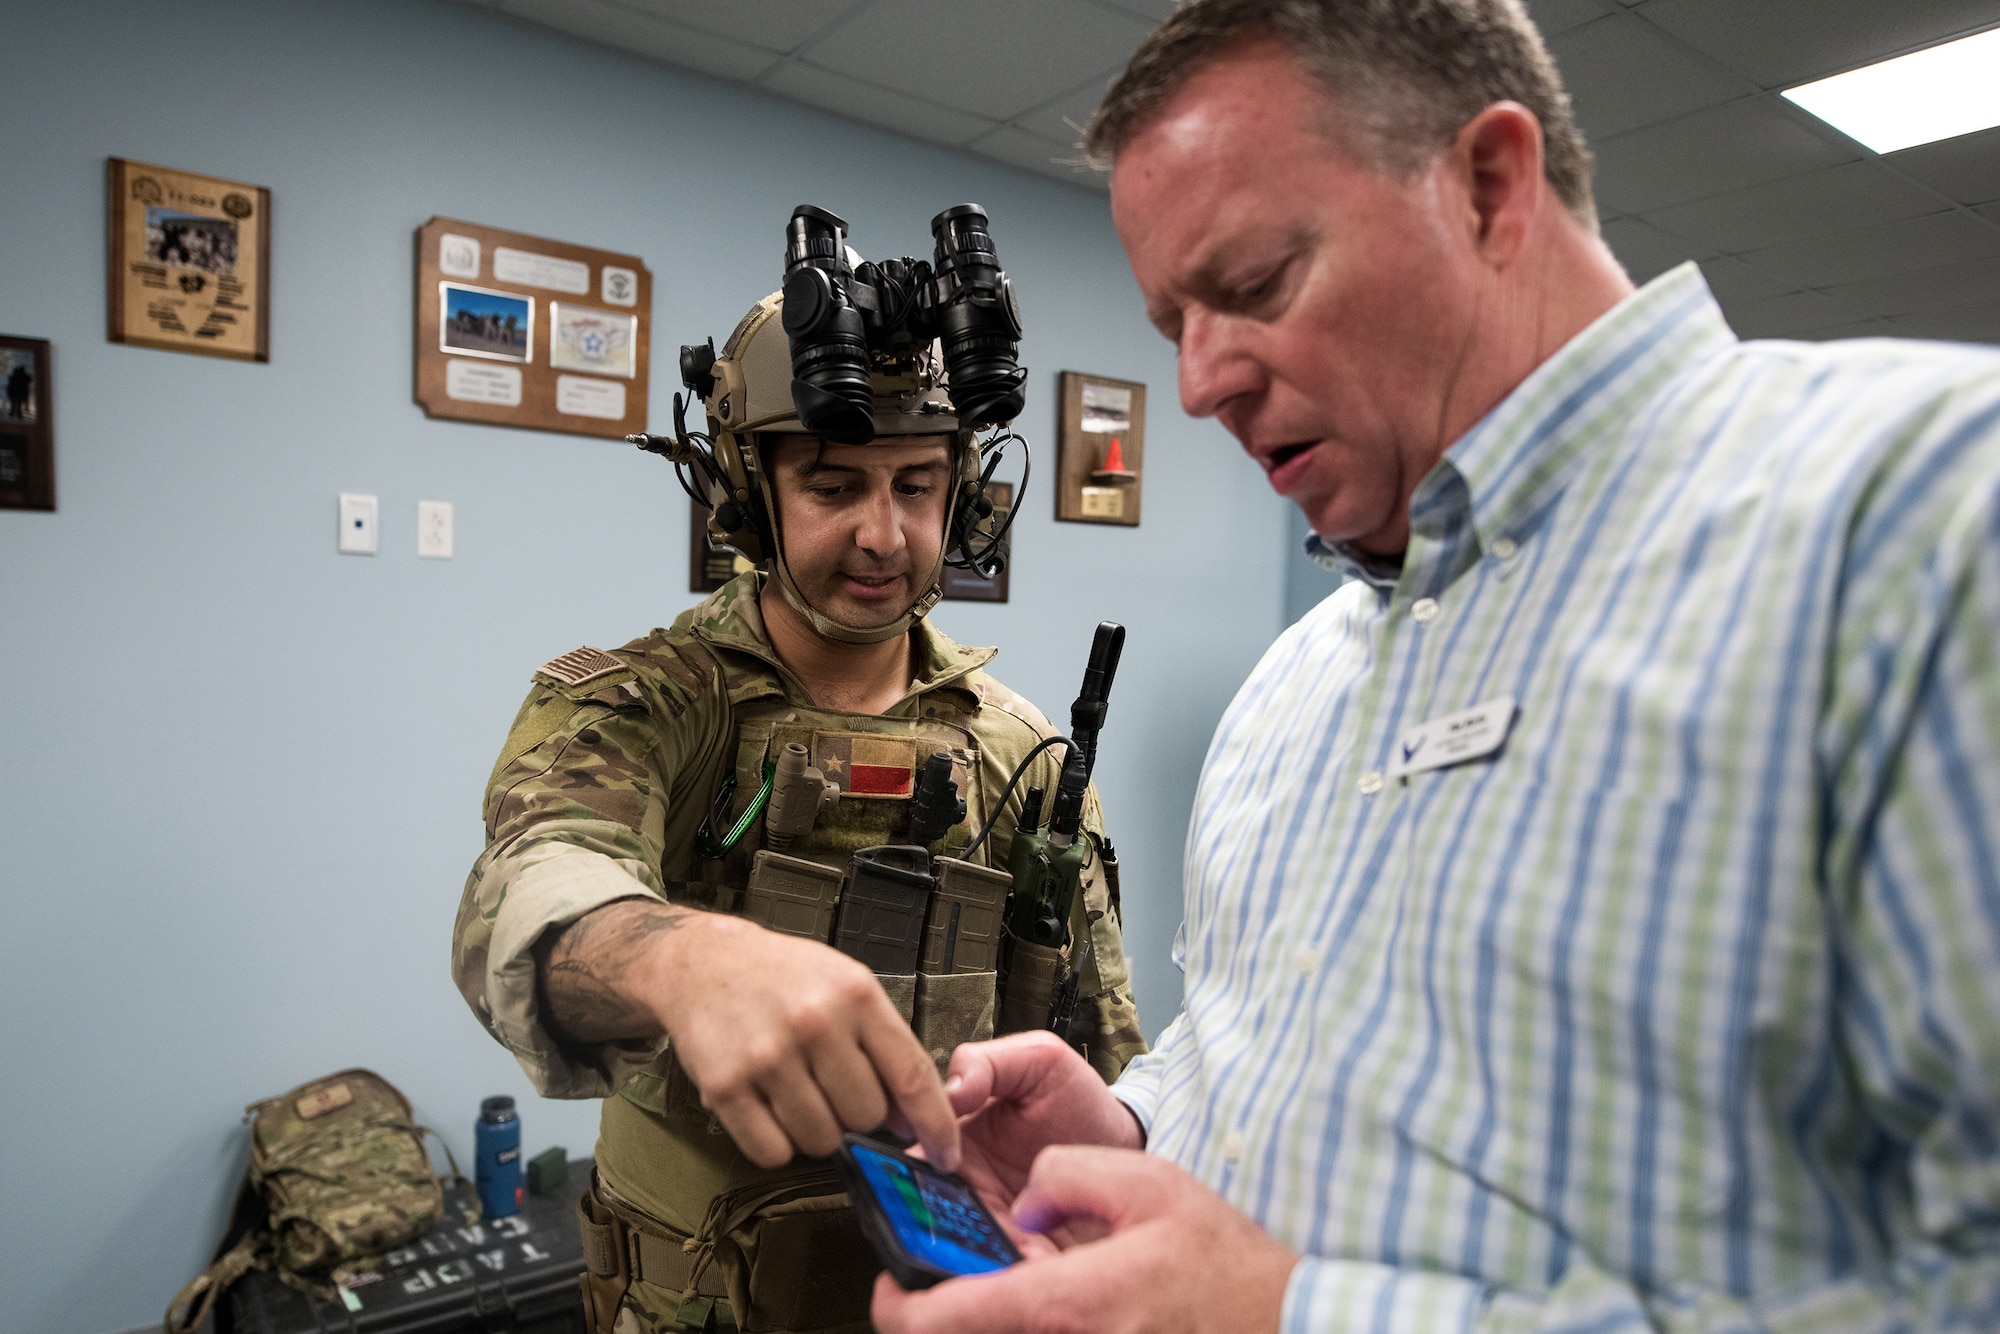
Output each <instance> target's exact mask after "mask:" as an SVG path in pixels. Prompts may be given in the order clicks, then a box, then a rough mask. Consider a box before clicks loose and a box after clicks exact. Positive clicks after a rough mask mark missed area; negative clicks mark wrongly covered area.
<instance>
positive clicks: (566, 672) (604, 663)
mask: <svg viewBox="0 0 2000 1334" xmlns="http://www.w3.org/2000/svg"><path fill="white" fill-rule="evenodd" d="M624 668H625V664H624V663H622V662H620V661H618V659H616V658H614V657H612V656H611V655H610V654H609V653H606V652H605V651H604V650H603V649H601V648H573V649H571V650H570V651H569V652H567V653H565V654H563V655H562V656H561V657H560V658H550V659H549V660H548V661H547V662H545V663H543V664H542V665H541V666H540V667H539V668H537V669H536V670H537V671H539V672H540V673H541V674H542V675H543V676H546V677H548V678H549V679H550V680H553V681H560V682H562V683H563V684H564V685H566V686H580V685H582V684H583V683H584V682H585V681H595V680H596V679H597V678H598V677H600V676H609V675H610V674H611V673H612V672H617V671H623V670H624Z"/></svg>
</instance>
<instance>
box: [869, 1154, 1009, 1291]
mask: <svg viewBox="0 0 2000 1334" xmlns="http://www.w3.org/2000/svg"><path fill="white" fill-rule="evenodd" d="M852 1147H853V1153H854V1161H855V1162H856V1163H858V1164H859V1165H860V1167H861V1171H862V1174H863V1175H864V1176H866V1177H867V1178H868V1184H869V1185H870V1186H871V1187H873V1188H874V1191H875V1198H876V1199H877V1200H878V1201H880V1202H881V1205H882V1212H883V1213H885V1214H887V1215H888V1218H889V1226H890V1227H892V1228H894V1229H895V1232H896V1240H897V1241H898V1242H900V1243H901V1244H902V1247H903V1250H904V1251H905V1252H907V1253H908V1254H909V1256H910V1258H911V1259H913V1260H919V1261H922V1262H923V1263H925V1264H928V1265H932V1266H935V1267H936V1268H938V1269H942V1270H944V1271H945V1272H946V1273H949V1274H985V1273H991V1272H992V1271H993V1270H995V1269H1005V1268H1006V1267H1007V1266H1008V1265H1010V1264H1012V1263H1013V1262H1014V1256H1013V1254H1012V1253H1011V1248H1010V1245H1009V1243H1008V1242H1007V1240H1006V1237H1005V1236H1004V1235H1003V1234H1002V1233H1001V1232H1000V1231H999V1229H997V1228H996V1227H994V1225H993V1223H992V1221H991V1220H990V1218H989V1217H988V1215H987V1213H986V1210H985V1208H984V1207H983V1206H982V1205H981V1204H980V1203H979V1197H978V1196H976V1195H974V1194H973V1193H972V1191H971V1190H970V1189H969V1188H967V1187H966V1186H965V1185H963V1184H962V1183H960V1182H958V1181H954V1180H952V1179H951V1178H949V1177H946V1176H941V1175H938V1174H935V1173H930V1172H925V1173H922V1174H919V1173H917V1172H915V1171H912V1170H911V1168H910V1166H909V1164H907V1163H905V1162H903V1161H902V1160H901V1159H898V1158H893V1157H891V1156H889V1155H888V1154H885V1153H878V1152H876V1151H875V1150H873V1149H870V1148H868V1147H866V1146H865V1145H860V1144H856V1145H853V1146H852Z"/></svg>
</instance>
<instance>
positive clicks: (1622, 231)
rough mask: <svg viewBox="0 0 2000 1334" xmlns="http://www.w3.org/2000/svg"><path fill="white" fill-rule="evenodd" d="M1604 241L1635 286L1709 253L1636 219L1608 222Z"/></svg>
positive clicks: (1605, 226) (1619, 219)
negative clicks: (1686, 261) (1630, 276)
mask: <svg viewBox="0 0 2000 1334" xmlns="http://www.w3.org/2000/svg"><path fill="white" fill-rule="evenodd" d="M1604 240H1605V243H1606V244H1607V245H1609V246H1610V247H1611V253H1612V254H1614V255H1616V256H1618V262H1619V263H1620V264H1623V265H1624V266H1625V272H1627V273H1629V274H1631V275H1632V281H1633V282H1635V283H1643V282H1647V281H1649V280H1650V279H1653V278H1657V277H1658V276H1659V275H1661V274H1663V273H1665V272H1666V271H1667V270H1668V269H1671V268H1672V267H1674V265H1676V264H1679V263H1680V262H1682V261H1683V260H1689V259H1703V258H1706V257H1707V255H1708V254H1709V253H1710V252H1709V251H1707V250H1705V249H1703V248H1702V247H1700V246H1695V245H1690V244H1688V243H1687V242H1686V241H1682V240H1679V239H1677V238H1675V237H1672V236H1668V235H1667V234H1666V233H1665V232H1663V231H1661V230H1660V229H1659V228H1657V227H1653V226H1650V225H1649V224H1647V223H1643V222H1641V221H1639V220H1638V219H1637V218H1617V219H1614V220H1613V221H1611V222H1607V223H1605V224H1604Z"/></svg>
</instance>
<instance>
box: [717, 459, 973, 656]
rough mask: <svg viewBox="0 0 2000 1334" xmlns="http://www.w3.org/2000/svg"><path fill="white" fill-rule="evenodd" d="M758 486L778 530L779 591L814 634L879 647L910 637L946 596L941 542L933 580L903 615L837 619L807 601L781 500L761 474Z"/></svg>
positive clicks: (774, 543)
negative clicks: (864, 621) (868, 621)
mask: <svg viewBox="0 0 2000 1334" xmlns="http://www.w3.org/2000/svg"><path fill="white" fill-rule="evenodd" d="M757 486H758V489H759V490H761V491H762V492H763V493H764V503H765V506H766V508H765V511H764V512H765V513H767V514H769V515H770V516H771V519H772V528H773V529H774V530H776V531H774V532H773V533H772V542H771V545H772V546H773V547H774V548H776V551H775V558H774V559H773V560H772V561H771V566H772V568H773V570H774V571H775V572H776V574H777V576H778V591H779V592H780V593H781V594H783V595H784V599H785V601H786V602H788V603H790V604H791V607H792V610H793V611H796V612H797V613H798V614H799V615H801V616H803V617H805V618H806V624H807V625H810V626H811V627H812V628H813V633H814V634H816V635H818V636H820V637H821V638H822V639H831V640H833V641H834V642H835V643H837V644H879V643H881V642H882V641H883V640H885V639H894V638H895V637H896V636H897V635H902V634H908V633H909V631H910V627H911V626H913V625H915V624H916V623H917V622H918V621H921V620H922V619H923V618H924V617H925V616H926V615H928V614H929V613H930V609H931V608H932V607H935V606H937V604H938V602H939V600H940V599H942V598H943V597H944V558H945V555H946V547H945V544H944V542H943V541H942V540H940V541H939V543H938V552H937V559H936V560H934V561H932V562H931V569H930V577H929V578H928V579H926V580H925V581H924V591H923V592H922V593H921V594H919V595H918V597H917V600H916V601H915V602H913V603H911V604H910V606H909V607H908V609H906V610H905V611H904V612H903V614H902V615H901V616H898V617H897V618H896V619H895V620H893V621H891V622H889V623H888V624H887V625H872V626H870V625H849V624H847V623H846V622H845V621H837V620H835V619H834V618H833V617H831V616H829V615H827V614H826V613H825V612H823V611H821V610H820V609H819V608H818V607H815V606H813V604H812V603H811V602H809V601H807V600H806V595H805V592H804V590H802V589H801V588H800V587H799V585H798V581H797V580H795V579H793V578H792V567H791V562H789V561H787V560H786V559H785V535H784V533H783V531H782V530H781V529H780V528H779V525H778V522H777V516H778V498H777V497H776V496H775V495H773V494H772V492H771V488H770V486H769V484H768V483H767V482H766V480H765V478H764V476H763V474H762V472H761V471H760V472H759V474H758V478H757ZM950 535H951V517H950V514H949V512H947V514H946V517H945V532H944V537H949V536H950Z"/></svg>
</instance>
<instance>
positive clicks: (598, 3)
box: [499, 0, 773, 79]
mask: <svg viewBox="0 0 2000 1334" xmlns="http://www.w3.org/2000/svg"><path fill="white" fill-rule="evenodd" d="M499 12H500V13H502V14H511V15H513V16H514V17H515V18H519V19H526V20H527V21H528V22H530V23H539V24H541V25H542V26H543V27H547V28H554V29H556V30H557V31H559V32H566V33H570V34H572V35H574V36H577V37H587V38H589V39H590V40H591V41H593V42H602V43H604V44H605V45H606V46H615V47H618V48H619V49H620V50H624V51H630V52H632V53H633V54H635V55H641V56H651V57H652V58H653V59H655V60H664V61H666V62H668V63H669V64H673V65H680V66H682V67H683V68H686V69H692V70H698V71H700V72H701V73H703V74H713V75H716V76H718V77H720V78H724V79H754V78H756V77H757V76H758V75H759V74H761V73H763V72H764V71H765V70H766V69H768V68H770V66H771V62H772V59H773V57H772V55H771V53H770V52H768V51H759V50H757V49H756V48H755V47H750V46H745V45H743V44H742V43H740V42H732V41H729V40H727V39H725V38H721V37H713V36H710V35H709V34H708V33H704V32H696V31H694V30H693V29H691V28H683V27H681V26H680V25H678V24H674V23H668V22H665V21H664V20H661V19H657V18H654V17H653V16H652V15H650V14H641V13H639V12H637V11H636V10H631V9H627V8H625V7H624V6H622V5H614V4H609V3H606V0H501V4H500V9H499Z"/></svg>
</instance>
